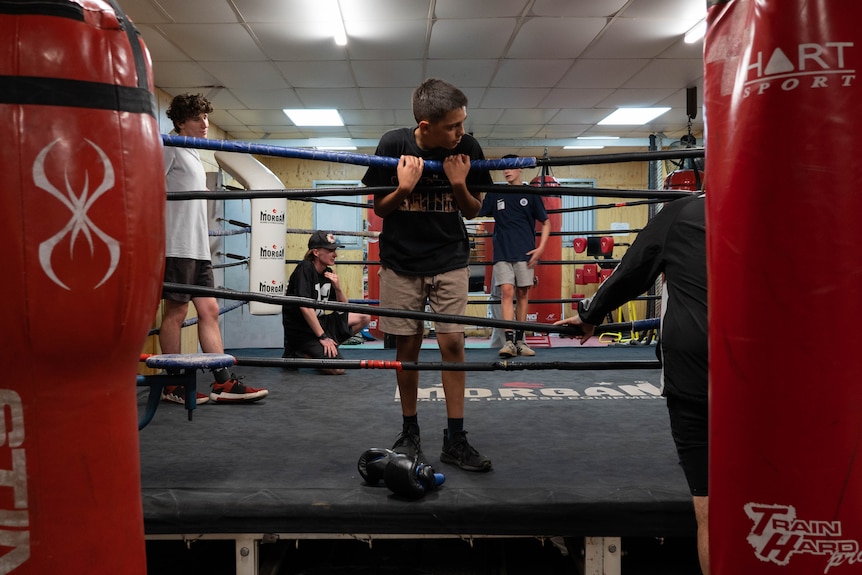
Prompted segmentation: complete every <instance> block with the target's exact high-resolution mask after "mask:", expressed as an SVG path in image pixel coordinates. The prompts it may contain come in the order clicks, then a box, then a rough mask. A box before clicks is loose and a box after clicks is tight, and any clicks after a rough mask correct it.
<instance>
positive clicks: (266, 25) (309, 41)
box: [250, 21, 346, 62]
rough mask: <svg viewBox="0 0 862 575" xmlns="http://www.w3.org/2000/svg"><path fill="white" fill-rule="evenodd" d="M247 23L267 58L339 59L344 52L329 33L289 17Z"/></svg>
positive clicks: (292, 59)
mask: <svg viewBox="0 0 862 575" xmlns="http://www.w3.org/2000/svg"><path fill="white" fill-rule="evenodd" d="M250 27H251V31H252V32H253V33H254V35H255V37H256V38H257V39H258V40H259V41H260V45H261V47H262V48H263V53H264V55H265V57H266V58H268V59H271V60H277V61H278V60H284V61H293V62H297V61H299V62H302V61H311V60H343V59H344V56H345V53H346V52H345V49H344V47H343V46H337V45H336V44H335V41H334V40H333V38H332V34H331V33H329V31H327V30H326V29H325V28H322V27H320V26H310V25H309V24H308V23H304V22H296V21H292V22H262V23H256V24H250Z"/></svg>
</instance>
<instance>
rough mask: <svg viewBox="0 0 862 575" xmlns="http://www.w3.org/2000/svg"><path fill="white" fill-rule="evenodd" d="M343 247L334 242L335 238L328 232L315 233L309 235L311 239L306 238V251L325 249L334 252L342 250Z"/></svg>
mask: <svg viewBox="0 0 862 575" xmlns="http://www.w3.org/2000/svg"><path fill="white" fill-rule="evenodd" d="M343 247H344V246H342V245H339V244H337V243H336V242H335V236H334V235H332V234H331V233H329V232H324V231H316V232H314V233H313V234H311V237H310V238H308V249H310V250H313V249H317V248H326V249H328V250H335V249H338V248H343Z"/></svg>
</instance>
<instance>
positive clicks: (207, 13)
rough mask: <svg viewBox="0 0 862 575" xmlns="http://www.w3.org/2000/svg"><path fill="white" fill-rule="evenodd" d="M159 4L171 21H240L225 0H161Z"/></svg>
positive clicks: (209, 22)
mask: <svg viewBox="0 0 862 575" xmlns="http://www.w3.org/2000/svg"><path fill="white" fill-rule="evenodd" d="M158 5H159V6H160V7H161V8H162V10H163V11H164V12H165V13H167V15H168V17H169V21H171V22H197V23H199V24H214V23H224V24H229V23H235V22H238V21H239V20H238V18H237V15H236V13H235V12H234V11H233V9H232V8H231V7H230V3H229V2H226V1H225V0H215V1H214V0H159V1H158Z"/></svg>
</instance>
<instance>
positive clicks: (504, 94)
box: [481, 88, 550, 108]
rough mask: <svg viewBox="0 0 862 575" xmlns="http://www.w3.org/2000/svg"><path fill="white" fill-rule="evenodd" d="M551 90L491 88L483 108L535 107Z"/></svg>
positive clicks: (483, 102) (483, 100) (486, 94)
mask: <svg viewBox="0 0 862 575" xmlns="http://www.w3.org/2000/svg"><path fill="white" fill-rule="evenodd" d="M549 91H550V90H549V89H548V88H489V89H488V90H487V91H486V92H485V97H484V98H483V99H482V102H481V105H482V107H483V108H486V107H487V108H535V107H536V106H538V105H539V102H541V101H542V100H543V99H544V98H545V97H546V96H547V95H548V92H549Z"/></svg>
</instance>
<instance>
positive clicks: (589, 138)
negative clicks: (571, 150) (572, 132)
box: [575, 136, 620, 140]
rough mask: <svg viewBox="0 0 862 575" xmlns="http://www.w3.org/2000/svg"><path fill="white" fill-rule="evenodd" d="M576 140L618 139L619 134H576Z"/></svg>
mask: <svg viewBox="0 0 862 575" xmlns="http://www.w3.org/2000/svg"><path fill="white" fill-rule="evenodd" d="M575 139H576V140H619V139H620V137H619V136H578V137H577V138H575Z"/></svg>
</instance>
